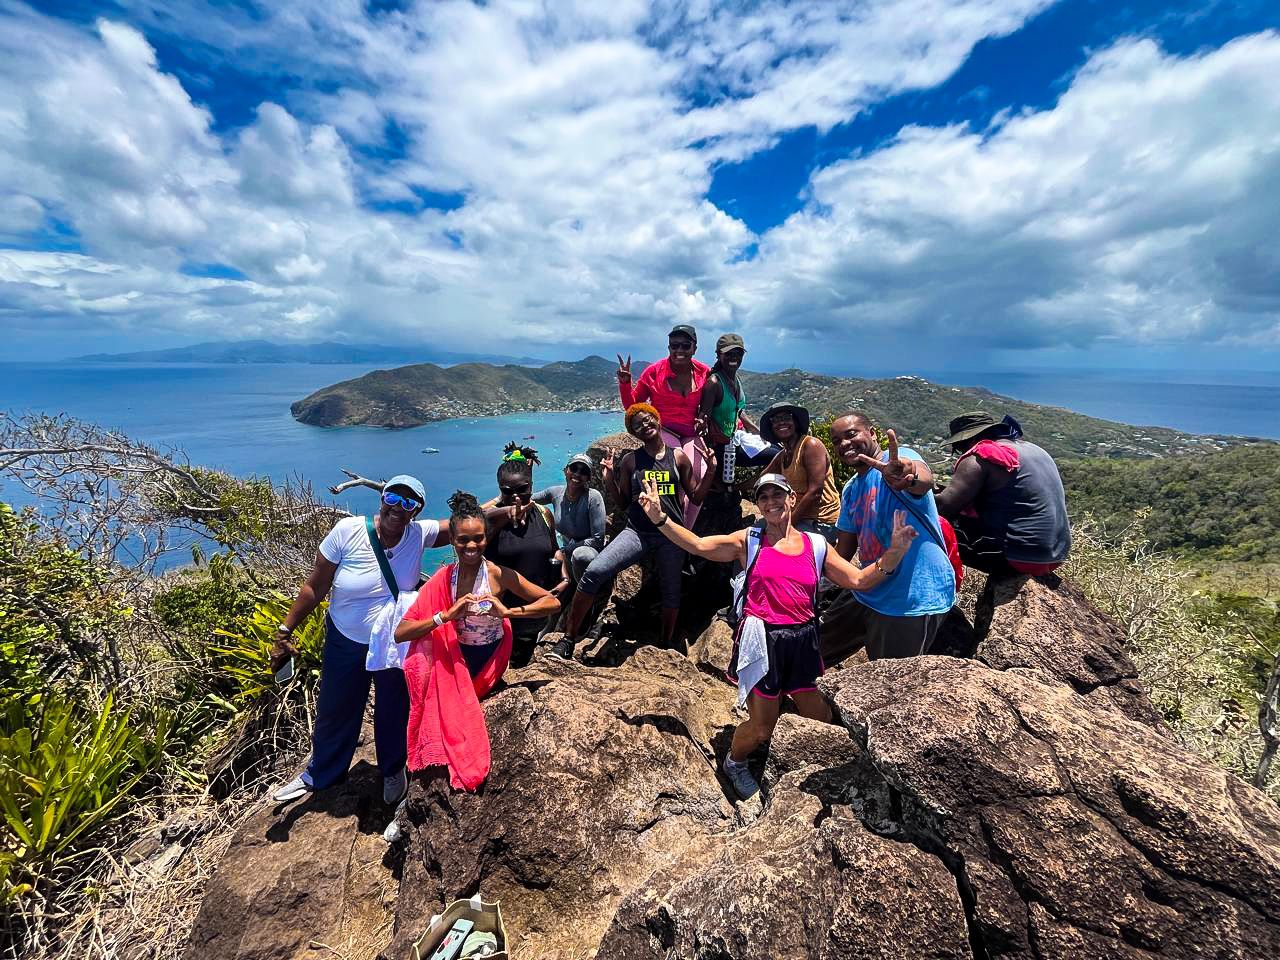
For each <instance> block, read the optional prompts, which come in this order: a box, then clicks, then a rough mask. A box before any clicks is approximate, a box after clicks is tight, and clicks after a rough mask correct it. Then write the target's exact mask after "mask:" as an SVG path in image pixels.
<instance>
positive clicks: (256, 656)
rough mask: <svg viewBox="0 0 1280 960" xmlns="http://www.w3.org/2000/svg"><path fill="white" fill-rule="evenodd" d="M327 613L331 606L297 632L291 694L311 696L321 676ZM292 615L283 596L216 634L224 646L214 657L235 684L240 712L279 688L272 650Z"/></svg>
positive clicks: (234, 697) (213, 651)
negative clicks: (277, 633)
mask: <svg viewBox="0 0 1280 960" xmlns="http://www.w3.org/2000/svg"><path fill="white" fill-rule="evenodd" d="M327 609H328V604H327V603H322V604H320V606H318V607H317V608H316V610H315V612H314V613H312V614H311V616H309V617H308V618H307V619H306V620H305V621H303V622H302V623H300V624H299V625H298V628H297V629H296V630H294V631H293V643H294V645H295V646H296V647H297V648H298V655H297V657H296V658H295V662H294V678H293V679H292V680H290V681H289V682H288V683H287V684H286V685H285V686H286V690H287V691H290V692H291V691H292V690H293V689H295V688H298V687H301V688H304V690H305V691H308V692H309V690H310V688H311V687H312V686H314V684H315V682H316V680H317V679H318V678H319V676H320V657H321V654H322V653H323V651H324V617H325V611H326V610H327ZM288 612H289V601H288V600H287V599H285V598H284V597H282V596H274V597H272V598H270V599H269V600H265V601H263V602H260V603H258V604H257V605H256V606H255V607H254V609H253V613H251V614H250V615H249V616H248V617H246V618H244V619H243V620H242V621H241V623H240V626H239V627H238V628H237V629H234V630H215V631H214V635H215V636H217V637H219V638H221V641H222V646H218V647H213V648H212V649H211V650H210V653H211V654H212V655H213V657H214V658H215V663H216V665H217V667H218V669H219V670H220V671H221V672H222V673H223V674H224V675H225V676H226V677H227V678H229V679H230V681H231V684H232V694H231V701H232V703H233V704H234V705H235V707H236V709H237V710H240V709H244V708H245V707H247V706H249V705H250V704H252V703H254V702H256V701H258V700H259V698H261V697H262V696H263V694H265V693H267V692H269V691H271V690H272V689H274V688H275V686H276V684H275V678H274V677H273V676H272V673H271V666H270V663H269V660H270V657H271V646H272V644H273V643H274V641H275V631H276V627H277V626H278V625H279V624H280V623H281V621H283V620H284V618H285V616H286V614H288Z"/></svg>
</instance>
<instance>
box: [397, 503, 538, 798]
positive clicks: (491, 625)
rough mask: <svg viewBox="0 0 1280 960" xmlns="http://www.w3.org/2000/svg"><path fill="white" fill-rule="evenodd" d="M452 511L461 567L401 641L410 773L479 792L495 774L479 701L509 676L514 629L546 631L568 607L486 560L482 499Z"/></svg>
mask: <svg viewBox="0 0 1280 960" xmlns="http://www.w3.org/2000/svg"><path fill="white" fill-rule="evenodd" d="M449 509H450V510H451V511H452V513H451V515H450V517H449V529H450V531H451V533H452V539H453V550H454V555H455V560H454V562H453V563H450V564H447V565H446V566H443V567H441V568H440V569H439V570H437V571H436V572H435V574H434V575H432V577H431V579H430V580H428V581H427V583H426V584H425V585H424V586H423V588H422V589H421V590H420V591H419V592H418V597H417V599H416V600H415V601H414V602H413V604H412V606H410V607H409V609H408V610H407V611H406V612H405V615H404V619H403V620H401V621H400V624H399V626H397V627H396V631H395V639H396V642H397V643H409V644H410V647H409V652H408V655H407V656H406V657H405V659H404V675H405V680H406V682H407V689H408V694H409V715H408V718H407V725H406V729H407V731H408V734H407V743H408V766H409V769H410V770H424V769H426V768H427V767H431V766H447V767H448V768H449V774H450V780H451V782H452V783H453V785H454V786H455V787H461V788H465V789H467V790H474V789H475V788H476V787H477V786H479V785H480V783H481V782H483V780H484V778H485V776H486V775H487V774H488V772H489V738H488V733H487V732H486V730H485V726H484V712H483V710H481V708H480V705H479V698H480V697H482V696H484V695H485V694H486V693H487V692H488V691H489V690H491V689H492V688H493V687H494V685H495V684H497V682H498V681H499V680H500V679H502V674H503V673H504V672H505V670H506V668H507V664H508V661H509V659H510V657H511V651H512V642H513V636H514V634H513V629H512V623H511V621H515V622H517V623H520V622H523V621H526V620H528V621H533V622H535V623H536V622H542V621H544V620H545V619H546V618H547V617H549V616H551V615H552V614H554V613H555V612H556V611H558V610H559V609H560V601H559V600H557V599H556V598H555V597H553V596H552V595H551V593H550V592H549V591H548V590H546V589H544V588H543V587H541V586H539V585H538V584H536V583H534V582H533V581H531V580H529V579H528V578H527V577H525V576H524V575H522V574H521V573H520V572H519V571H518V570H513V569H511V568H510V567H505V566H501V565H499V564H497V563H494V562H493V561H491V560H487V559H486V558H485V548H486V546H487V545H488V540H489V527H488V523H487V521H486V520H485V511H484V510H483V509H482V508H481V506H480V504H479V503H478V502H477V501H476V498H475V497H474V496H472V495H471V494H469V493H464V492H463V491H461V490H459V491H458V492H457V493H455V494H454V495H453V496H452V497H450V498H449ZM401 735H402V736H405V734H404V730H402V731H401Z"/></svg>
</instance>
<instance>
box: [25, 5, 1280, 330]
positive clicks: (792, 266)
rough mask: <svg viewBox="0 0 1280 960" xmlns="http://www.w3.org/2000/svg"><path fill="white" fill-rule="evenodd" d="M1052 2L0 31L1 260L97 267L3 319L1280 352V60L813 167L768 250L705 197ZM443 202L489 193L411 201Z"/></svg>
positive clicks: (50, 268) (1141, 84)
mask: <svg viewBox="0 0 1280 960" xmlns="http://www.w3.org/2000/svg"><path fill="white" fill-rule="evenodd" d="M1049 2H1050V0H909V2H889V0H870V2H868V0H863V2H855V3H835V2H829V3H808V4H799V3H795V4H788V3H782V2H769V0H762V2H757V3H752V4H747V5H745V9H744V8H743V5H740V4H735V5H732V6H730V5H727V4H713V3H711V2H677V0H663V2H655V3H652V4H650V3H641V2H636V0H626V2H623V0H611V2H599V3H595V2H587V0H577V2H575V3H574V4H573V5H572V6H569V5H565V4H550V5H548V4H539V3H527V2H518V0H495V2H493V3H490V4H487V5H483V6H481V5H477V4H473V3H469V2H459V0H441V2H420V3H416V4H413V5H411V6H410V7H409V8H408V9H407V10H405V11H393V12H388V13H381V14H377V15H370V14H369V13H368V12H367V11H366V9H365V6H364V4H363V3H362V2H360V0H295V2H293V3H289V4H280V5H276V6H274V7H272V8H270V9H269V10H263V11H261V13H262V14H263V15H262V16H249V15H247V14H246V13H244V12H243V11H240V10H238V9H230V10H228V9H225V8H224V7H223V6H222V5H215V4H211V3H207V2H205V0H171V2H168V3H166V4H164V5H160V4H152V3H150V2H149V0H137V2H136V3H133V4H131V5H130V7H129V14H130V18H131V20H132V22H133V23H134V24H135V26H129V25H125V24H122V23H113V22H109V21H102V22H100V23H98V24H97V25H96V27H95V28H94V29H93V30H80V29H75V28H72V27H70V26H67V25H65V24H63V23H61V22H59V21H56V20H52V19H49V18H45V17H41V16H40V15H38V14H35V13H33V12H32V11H31V10H30V9H29V8H25V7H19V6H12V5H8V6H5V5H0V219H2V221H3V224H2V225H0V243H5V244H8V245H16V246H18V247H22V246H24V245H25V246H28V247H32V248H35V247H39V246H40V244H41V240H40V237H41V236H42V231H44V230H46V228H47V226H48V224H49V223H51V222H52V221H53V220H54V219H56V220H57V221H59V222H60V223H64V224H69V225H70V226H71V227H73V228H74V230H75V231H76V232H77V233H78V234H79V236H80V239H81V244H82V247H83V255H75V254H67V255H55V254H43V253H38V252H32V251H31V250H27V251H24V250H21V249H19V250H16V251H15V250H8V251H5V250H0V278H3V279H4V280H5V281H6V282H5V284H4V286H3V288H2V289H0V317H2V318H4V322H5V323H6V325H9V326H10V327H13V328H15V329H17V328H18V327H22V328H24V329H25V328H27V327H30V328H31V329H36V328H37V327H38V326H39V325H40V324H41V323H43V322H45V320H47V319H48V318H51V317H52V318H55V319H54V320H53V321H52V322H55V323H57V324H61V325H63V326H65V327H66V328H67V329H74V328H76V325H77V324H82V325H86V326H89V325H91V326H92V329H94V330H95V331H101V330H102V329H104V326H107V327H109V325H111V324H116V325H117V326H118V327H119V329H122V330H123V329H129V330H149V331H156V332H167V333H187V332H198V333H199V335H200V336H201V337H207V336H212V335H226V336H267V337H277V338H284V337H297V338H313V337H330V336H333V335H335V334H337V335H342V334H347V335H350V336H352V337H353V338H354V339H369V338H370V337H371V336H373V337H375V338H376V336H379V335H382V336H389V335H390V332H391V331H395V330H401V331H405V332H421V331H423V325H424V323H426V324H427V325H428V327H429V335H430V336H432V337H435V338H437V339H440V340H447V341H450V342H454V343H457V342H458V341H459V339H460V338H463V337H471V338H473V339H476V340H478V341H483V342H484V344H485V348H486V349H492V350H499V349H505V348H506V347H505V345H507V344H509V345H510V347H511V350H510V352H525V351H527V350H530V349H536V348H537V344H538V342H539V340H545V341H546V342H548V343H549V344H550V345H551V346H550V349H553V350H556V351H558V352H569V353H577V352H586V351H587V350H588V349H599V350H607V349H609V347H610V346H611V345H612V344H613V343H615V342H618V341H626V342H630V341H638V340H641V339H643V340H645V341H648V340H649V339H650V338H651V337H652V330H651V328H650V325H644V324H638V323H637V321H649V320H651V321H654V322H655V324H658V325H660V324H663V323H667V322H670V321H671V320H672V319H676V318H678V319H679V320H685V321H689V322H695V323H699V324H702V325H704V326H707V327H710V328H714V329H716V330H720V329H727V328H729V327H740V328H742V329H744V330H747V331H750V332H751V333H752V335H753V336H755V337H757V338H760V339H762V340H764V339H765V338H769V339H776V338H777V337H778V336H779V335H780V333H781V332H782V331H789V332H790V333H791V335H792V336H795V337H799V338H801V339H805V338H822V339H823V341H824V342H826V343H830V342H831V341H832V340H833V339H834V340H837V341H842V342H851V341H854V340H857V339H858V338H860V337H865V335H866V334H868V333H872V334H876V335H883V336H893V335H895V333H896V334H900V335H902V336H904V337H910V338H915V340H916V342H919V340H920V338H921V337H923V336H924V335H927V334H933V335H937V336H942V337H945V336H946V335H947V334H948V332H950V331H955V330H957V329H963V330H964V331H965V332H966V333H967V334H973V333H975V332H976V333H977V334H978V335H979V336H980V337H981V338H984V339H985V340H986V341H987V342H990V343H1009V342H1017V343H1025V344H1051V343H1078V344H1087V343H1089V342H1091V341H1093V340H1094V339H1096V338H1107V339H1116V338H1118V339H1120V340H1122V341H1124V340H1127V341H1130V342H1135V343H1137V342H1151V341H1163V340H1175V341H1177V340H1181V341H1200V340H1203V341H1212V340H1217V339H1221V338H1238V339H1243V340H1252V341H1255V342H1260V343H1275V342H1276V341H1277V339H1278V338H1280V333H1277V316H1278V315H1280V290H1277V286H1276V284H1277V281H1276V279H1275V278H1276V277H1277V276H1280V252H1278V248H1277V245H1276V242H1275V241H1274V240H1273V239H1272V232H1273V228H1272V221H1273V220H1274V210H1275V208H1276V204H1277V199H1278V198H1280V164H1278V162H1277V154H1278V150H1280V145H1278V143H1277V136H1278V135H1277V134H1276V133H1275V124H1274V117H1275V116H1276V115H1277V107H1278V106H1280V103H1277V93H1276V85H1275V84H1274V82H1272V79H1273V78H1274V77H1275V76H1277V75H1280V38H1278V37H1276V36H1275V35H1274V34H1263V35H1259V36H1255V37H1252V38H1247V39H1244V40H1240V41H1237V42H1236V43H1233V44H1231V45H1228V46H1227V47H1225V48H1223V49H1220V50H1211V51H1207V52H1205V53H1203V54H1201V55H1198V56H1195V57H1188V58H1177V57H1170V56H1166V55H1164V54H1162V53H1161V52H1160V51H1159V50H1158V49H1157V48H1156V47H1155V46H1154V45H1153V44H1152V43H1150V42H1148V41H1141V42H1139V41H1121V42H1119V43H1118V44H1117V45H1116V46H1114V47H1112V48H1110V49H1107V50H1103V51H1101V52H1098V53H1097V54H1095V55H1094V56H1093V57H1092V59H1091V60H1090V61H1089V62H1088V64H1087V65H1086V66H1085V67H1084V68H1083V69H1082V70H1081V71H1080V73H1079V74H1078V75H1077V76H1076V77H1075V78H1073V80H1072V82H1071V85H1070V87H1069V89H1067V91H1066V92H1065V93H1064V95H1063V96H1062V98H1061V101H1060V102H1059V103H1058V104H1056V105H1055V106H1054V107H1053V108H1052V109H1048V110H1045V111H1042V112H1039V113H1032V114H1026V115H1018V116H1008V115H1002V116H1001V119H1000V121H999V123H998V124H996V125H995V126H994V127H993V128H992V129H990V130H985V131H975V130H970V129H968V128H966V127H964V126H949V127H942V128H907V129H904V130H903V131H901V133H900V134H899V136H898V137H897V138H896V139H895V140H894V141H893V142H892V143H890V144H888V145H887V146H885V147H883V148H881V149H879V150H876V151H874V152H871V153H868V154H866V155H860V156H855V157H853V158H850V159H848V160H843V161H839V162H837V163H834V164H832V165H831V166H828V167H826V168H824V169H819V170H816V171H815V172H814V174H813V178H812V181H811V183H810V184H809V187H808V190H807V192H806V198H807V202H806V204H805V206H804V208H803V209H801V210H800V211H799V212H798V213H796V214H795V215H793V216H792V217H791V218H790V219H789V220H788V221H787V222H786V223H784V224H782V225H781V226H779V227H777V228H775V229H773V230H771V231H769V232H767V233H766V234H764V235H763V236H759V237H757V236H755V235H754V234H753V233H752V232H751V230H750V229H749V228H748V227H747V226H746V225H745V224H743V223H742V222H741V221H739V220H737V219H735V218H734V217H732V216H730V215H729V214H727V213H725V212H724V211H722V210H719V209H717V208H716V207H715V206H713V205H712V204H711V203H710V202H708V200H707V199H706V198H707V191H708V188H709V186H710V183H711V178H712V171H713V168H714V165H715V164H716V163H719V162H724V161H726V160H730V161H732V160H738V159H742V158H744V157H746V156H749V155H750V154H751V153H752V152H754V151H756V150H759V149H762V148H764V147H767V146H769V145H771V144H773V143H774V142H776V140H777V139H778V138H779V137H780V136H781V135H782V134H784V133H786V132H787V131H789V130H793V129H796V128H798V127H801V126H805V125H815V126H817V127H819V128H820V129H823V130H825V129H827V128H830V127H831V126H833V125H835V124H838V123H842V122H845V121H847V120H849V119H850V118H852V117H853V116H855V115H856V114H857V113H858V112H859V111H860V110H862V109H865V108H866V107H868V106H870V105H873V104H875V103H876V102H878V101H880V100H882V99H883V98H885V97H887V96H890V95H892V94H894V93H898V92H902V91H904V90H910V89H927V88H929V87H932V86H934V85H936V84H938V83H940V82H942V81H943V80H945V79H946V78H947V77H948V76H949V75H950V74H951V73H952V72H954V71H955V70H956V69H957V68H958V67H959V66H960V65H961V64H962V63H963V62H964V59H965V58H966V57H967V56H968V54H969V52H970V50H971V49H972V48H973V46H974V44H976V43H977V42H978V41H979V40H981V39H983V38H984V37H990V36H998V35H1001V34H1005V33H1009V32H1011V31H1013V30H1016V29H1017V28H1018V27H1019V26H1020V25H1021V24H1022V23H1024V22H1025V21H1026V19H1027V18H1028V17H1030V16H1033V15H1034V14H1035V13H1037V12H1039V11H1040V10H1041V9H1043V8H1044V7H1045V6H1047V5H1048V3H1049ZM175 25H180V26H181V28H182V29H184V30H187V31H189V35H188V36H184V37H181V38H175V37H173V36H172V35H171V34H170V33H169V31H172V30H174V29H176V26H175ZM138 27H141V29H142V30H145V31H148V32H150V33H151V34H152V35H153V36H156V37H160V36H167V37H168V39H169V40H170V41H175V40H181V41H182V42H183V43H184V46H186V47H187V48H189V49H190V50H191V51H192V52H193V54H194V55H197V56H203V57H213V58H215V59H216V58H217V57H222V58H224V64H223V65H224V66H225V65H231V66H234V67H235V68H237V69H240V70H244V71H247V72H249V73H251V74H254V75H256V76H258V77H260V78H267V79H270V78H271V77H273V76H285V75H288V76H293V77H297V78H299V82H298V84H297V85H296V86H293V85H291V86H290V87H289V88H287V89H286V88H285V87H283V86H278V85H277V87H278V89H277V93H278V95H275V96H272V97H271V99H270V100H267V101H265V102H263V103H260V104H252V105H251V106H253V107H255V108H256V111H255V112H253V113H252V119H251V120H250V122H248V123H247V125H245V126H244V127H243V128H241V129H233V130H225V129H220V128H218V127H217V126H216V125H215V124H214V118H213V116H212V115H211V113H210V111H209V110H208V109H207V108H206V107H204V106H202V105H201V103H200V99H201V97H202V96H204V95H206V93H207V90H208V87H207V78H201V77H197V76H194V75H192V76H186V75H184V79H183V80H182V81H179V79H178V78H177V77H175V76H173V75H170V74H167V73H165V72H164V71H163V70H162V69H161V67H160V65H159V63H158V62H157V57H156V54H155V52H154V50H153V48H152V46H151V44H150V43H149V42H148V41H147V39H146V38H145V37H144V36H143V33H142V32H140V30H139V29H138ZM211 51H213V52H211ZM219 51H220V52H219ZM211 76H218V74H217V73H216V72H211ZM1269 78H1271V79H1269ZM184 84H185V86H184ZM266 86H267V87H268V88H271V84H270V83H267V84H266ZM392 126H394V127H395V128H396V129H397V130H398V131H400V134H401V135H402V137H403V140H404V149H403V151H402V152H399V153H390V154H389V153H387V152H386V148H387V146H388V140H387V137H388V130H389V129H390V128H391V127H392ZM423 190H427V191H438V192H458V193H460V194H461V195H462V196H463V197H464V199H465V202H464V203H463V204H462V205H461V206H460V207H459V208H458V209H455V210H452V211H441V210H434V209H425V210H421V211H419V212H416V213H412V212H403V211H398V210H394V209H386V208H385V206H384V205H383V204H382V203H381V202H382V201H388V200H392V201H397V202H399V203H401V204H408V206H409V208H412V207H413V206H414V204H415V201H414V197H415V191H423ZM380 207H382V208H381V209H380ZM1268 211H1270V212H1268ZM24 238H25V240H24ZM753 243H758V245H759V249H758V253H757V254H756V255H755V256H754V257H753V258H750V259H744V258H743V251H744V250H746V249H748V247H749V245H750V244H753ZM59 257H61V259H59ZM51 258H52V259H51ZM190 264H225V265H228V266H230V267H233V268H235V269H236V270H238V271H241V272H242V273H243V274H244V275H245V276H246V277H247V278H248V279H247V280H221V279H209V278H199V277H191V276H188V275H186V274H185V273H183V272H182V270H183V269H184V266H186V265H190ZM37 318H45V320H38V319H37ZM424 318H427V319H426V320H425V321H424ZM374 331H377V333H374ZM570 332H571V335H572V338H573V342H568V341H567V340H566V334H567V333H570ZM708 332H710V331H708ZM500 345H501V346H500Z"/></svg>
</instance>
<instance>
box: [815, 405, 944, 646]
mask: <svg viewBox="0 0 1280 960" xmlns="http://www.w3.org/2000/svg"><path fill="white" fill-rule="evenodd" d="M888 439H889V449H888V450H887V451H886V450H881V449H880V443H879V440H878V439H877V438H876V432H875V427H874V425H873V424H872V422H871V421H870V419H868V418H867V416H866V415H865V414H862V413H847V414H845V415H844V416H842V417H839V418H837V419H836V420H835V421H834V422H833V423H832V424H831V440H832V443H833V444H834V446H835V449H836V453H837V454H838V455H839V457H840V458H841V459H842V460H843V461H844V462H845V463H846V464H848V465H849V466H851V467H853V469H854V471H855V472H854V475H853V476H852V477H851V478H850V479H849V482H848V483H846V484H845V485H844V490H843V491H842V493H841V495H840V518H839V520H838V521H837V522H836V528H837V530H838V531H839V533H838V536H837V539H836V551H837V552H838V553H839V554H840V556H842V557H844V558H845V559H849V558H851V557H852V556H853V554H854V551H855V550H856V551H857V553H858V559H859V561H860V562H861V563H862V565H863V566H864V567H865V566H868V565H870V564H873V563H875V561H876V560H877V558H879V557H880V556H881V555H882V554H883V553H884V552H885V550H887V549H888V547H889V543H890V540H891V537H892V533H893V527H894V525H895V520H894V518H895V516H896V515H897V513H898V511H905V512H906V514H907V522H908V523H910V524H911V526H912V527H914V528H915V530H916V532H917V533H919V534H920V535H919V536H918V537H917V538H916V539H915V541H914V543H913V544H912V546H911V549H910V550H909V551H908V552H907V555H906V557H905V558H904V559H903V561H902V564H901V567H900V571H901V572H900V573H899V575H898V576H896V577H891V578H890V579H888V580H886V581H885V582H883V583H881V584H879V585H878V586H876V587H874V588H873V589H871V590H867V591H864V592H862V593H859V594H857V596H856V597H854V596H852V595H850V594H843V595H841V596H840V597H838V598H837V600H836V601H835V602H834V603H832V605H831V607H830V608H829V609H828V610H827V611H826V612H825V613H824V614H823V638H824V651H823V652H824V653H825V654H826V655H827V657H828V659H829V660H833V661H834V660H837V659H839V658H841V657H842V656H843V655H847V653H849V652H852V650H855V649H857V647H858V646H859V645H861V644H865V646H866V650H867V656H868V657H869V658H871V659H873V660H876V659H881V658H886V657H914V656H918V655H920V654H923V653H925V652H927V651H928V649H929V645H930V644H931V643H932V642H933V638H934V637H935V636H936V635H937V632H938V627H939V626H940V625H941V624H942V621H943V620H944V619H945V618H946V615H947V613H948V611H950V610H951V607H952V604H954V603H955V598H956V577H955V570H954V568H953V567H952V566H951V561H950V560H949V559H948V558H947V549H946V541H945V539H944V536H943V532H942V527H941V525H940V524H939V522H938V511H937V508H936V507H935V505H934V501H933V471H931V470H930V469H929V465H928V464H926V463H925V462H924V460H923V459H922V458H921V457H920V455H919V454H918V453H916V452H915V451H914V450H912V449H910V448H908V447H902V448H899V447H898V439H897V437H896V436H895V435H894V432H893V431H892V430H890V431H889V433H888Z"/></svg>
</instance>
